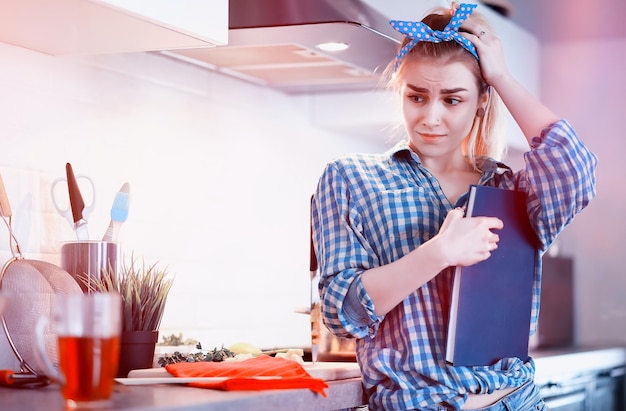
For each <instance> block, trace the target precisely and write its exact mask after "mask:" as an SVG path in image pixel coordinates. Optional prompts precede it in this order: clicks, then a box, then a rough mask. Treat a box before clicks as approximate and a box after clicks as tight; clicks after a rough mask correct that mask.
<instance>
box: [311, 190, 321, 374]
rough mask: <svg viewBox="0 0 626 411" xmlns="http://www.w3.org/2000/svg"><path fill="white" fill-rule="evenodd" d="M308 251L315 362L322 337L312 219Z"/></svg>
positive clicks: (313, 358) (312, 346)
mask: <svg viewBox="0 0 626 411" xmlns="http://www.w3.org/2000/svg"><path fill="white" fill-rule="evenodd" d="M311 211H313V196H311ZM309 214H311V213H309ZM310 229H311V230H310V241H309V243H310V247H311V249H310V251H309V274H310V276H311V314H310V315H311V361H313V363H316V362H317V355H318V353H319V345H320V342H321V341H320V340H321V338H322V316H321V311H320V309H321V300H320V295H319V291H318V286H319V281H320V277H319V273H318V272H317V256H316V254H315V246H314V245H313V219H312V216H311V224H310Z"/></svg>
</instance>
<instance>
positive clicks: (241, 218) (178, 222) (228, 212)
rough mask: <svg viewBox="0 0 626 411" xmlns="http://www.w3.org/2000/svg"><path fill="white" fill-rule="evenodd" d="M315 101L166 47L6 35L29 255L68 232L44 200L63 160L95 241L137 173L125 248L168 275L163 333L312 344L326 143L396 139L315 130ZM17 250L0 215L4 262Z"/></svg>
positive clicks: (9, 173)
mask: <svg viewBox="0 0 626 411" xmlns="http://www.w3.org/2000/svg"><path fill="white" fill-rule="evenodd" d="M310 110H311V97H306V96H295V97H294V96H287V95H284V94H280V93H277V92H274V91H272V90H270V89H266V88H259V87H256V86H252V85H249V84H246V83H244V82H241V81H239V80H235V79H231V78H228V77H224V76H221V75H219V74H216V73H213V72H210V71H206V70H203V69H200V68H198V67H196V66H192V65H188V64H185V63H182V62H178V61H174V60H170V59H169V58H167V57H165V56H163V55H160V54H150V53H145V54H127V55H109V56H96V57H93V56H92V57H52V56H47V55H43V54H39V53H35V52H30V51H28V50H24V49H20V48H16V47H13V46H10V45H6V44H0V113H1V114H0V173H1V174H2V177H3V179H4V182H5V185H6V190H7V193H8V196H9V199H10V201H11V205H12V208H13V212H14V218H13V227H14V230H15V232H16V234H17V237H18V239H19V241H20V242H21V245H22V249H23V252H24V255H25V256H26V257H28V258H36V259H44V260H46V261H50V262H53V263H56V264H59V263H60V256H59V251H60V247H61V244H62V242H63V241H69V240H72V239H73V238H75V237H74V233H73V232H72V230H71V227H70V225H69V223H68V222H67V220H64V219H63V218H62V217H60V216H59V215H58V214H57V213H56V211H55V210H54V208H53V206H52V202H51V198H50V185H51V182H52V181H53V180H54V179H56V178H57V177H62V176H64V173H65V163H66V162H70V163H71V164H72V166H73V169H74V171H75V173H76V174H86V175H89V176H91V177H92V178H93V180H94V181H95V185H96V190H97V198H96V208H95V210H94V213H93V214H92V215H91V216H90V217H89V229H90V235H91V237H92V238H93V239H99V238H101V237H102V235H103V234H104V232H105V230H106V227H107V225H108V222H109V215H110V214H109V213H110V207H111V204H112V202H113V198H114V196H115V193H116V192H117V191H118V190H119V188H120V186H121V185H122V184H123V183H124V182H126V181H128V182H129V183H130V186H131V195H132V200H131V208H130V213H129V217H128V220H127V222H126V224H125V225H124V226H123V228H122V231H121V235H120V240H121V242H122V245H123V249H124V252H126V253H128V254H130V252H134V253H135V255H136V256H142V257H144V258H145V260H146V261H147V262H150V263H154V262H159V263H161V264H162V265H167V266H169V268H170V271H171V273H172V274H173V275H175V283H174V288H173V290H172V292H171V294H170V297H169V300H168V304H167V309H166V313H165V318H164V320H163V323H162V327H161V333H162V334H170V333H178V332H182V333H183V335H184V336H185V337H192V338H195V339H198V340H200V341H201V342H202V343H203V345H204V346H205V347H206V348H210V347H213V346H221V345H222V344H226V345H228V344H230V343H234V342H236V341H249V342H251V343H254V344H257V345H259V346H261V347H273V346H286V345H287V346H303V345H306V344H307V343H308V342H309V323H308V318H307V317H306V316H304V315H302V314H296V313H295V312H294V310H295V309H296V308H298V307H302V306H305V305H306V304H307V303H308V301H309V283H308V275H309V273H308V258H309V256H308V250H309V243H308V239H309V226H308V224H309V216H308V213H309V196H310V194H311V193H312V191H313V190H314V188H315V184H316V183H317V179H318V177H319V175H320V173H321V171H322V168H323V166H324V164H325V163H326V161H328V160H329V159H331V158H332V157H334V156H335V155H338V154H342V153H345V152H351V151H380V150H381V148H382V147H383V146H387V145H389V144H390V143H389V142H388V141H387V140H386V139H385V138H384V136H382V137H381V140H380V141H372V140H371V139H359V138H358V137H357V136H350V135H338V134H335V133H333V132H330V131H328V130H323V129H321V128H319V127H316V126H315V125H314V124H312V122H311V120H310V118H311V115H310ZM337 110H341V107H337ZM10 255H11V254H10V252H9V242H8V233H7V231H6V228H4V227H2V228H0V259H1V260H2V262H4V261H6V260H8V259H9V257H10ZM7 350H8V349H7V348H6V344H4V345H3V344H1V343H0V353H4V354H5V355H4V357H6V356H7V355H8V354H7V352H8V351H7ZM0 362H2V361H0ZM0 365H2V364H0Z"/></svg>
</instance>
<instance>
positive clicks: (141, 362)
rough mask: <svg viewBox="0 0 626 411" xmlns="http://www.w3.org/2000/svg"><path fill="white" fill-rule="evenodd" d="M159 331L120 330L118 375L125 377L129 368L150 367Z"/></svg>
mask: <svg viewBox="0 0 626 411" xmlns="http://www.w3.org/2000/svg"><path fill="white" fill-rule="evenodd" d="M158 341H159V331H158V330H155V331H122V338H121V344H120V363H119V367H118V371H117V376H118V377H122V378H124V377H127V376H128V373H129V372H130V371H131V370H139V369H144V368H152V364H153V363H154V347H155V346H156V343H157V342H158Z"/></svg>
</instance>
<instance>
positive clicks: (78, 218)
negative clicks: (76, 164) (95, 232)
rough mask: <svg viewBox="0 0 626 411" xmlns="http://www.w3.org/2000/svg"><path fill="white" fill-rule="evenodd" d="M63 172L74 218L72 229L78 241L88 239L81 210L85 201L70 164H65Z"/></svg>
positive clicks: (85, 222) (87, 231) (85, 223)
mask: <svg viewBox="0 0 626 411" xmlns="http://www.w3.org/2000/svg"><path fill="white" fill-rule="evenodd" d="M65 174H66V177H67V189H68V192H69V196H70V207H71V209H72V217H73V219H74V231H75V232H76V238H78V240H79V241H86V240H89V230H88V229H87V221H86V220H85V219H84V218H83V210H84V209H85V201H84V200H83V195H82V194H81V192H80V188H79V187H78V182H77V181H76V176H75V175H74V170H73V169H72V165H71V164H70V163H67V164H66V165H65Z"/></svg>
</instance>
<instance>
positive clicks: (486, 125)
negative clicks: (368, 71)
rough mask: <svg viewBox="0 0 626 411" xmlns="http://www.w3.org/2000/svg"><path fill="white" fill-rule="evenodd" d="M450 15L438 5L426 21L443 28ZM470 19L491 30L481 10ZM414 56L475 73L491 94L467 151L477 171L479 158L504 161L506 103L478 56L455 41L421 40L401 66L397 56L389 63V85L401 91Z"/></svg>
mask: <svg viewBox="0 0 626 411" xmlns="http://www.w3.org/2000/svg"><path fill="white" fill-rule="evenodd" d="M450 18H451V15H450V13H449V9H443V8H437V9H435V10H433V11H432V12H431V14H429V15H427V16H426V17H425V18H424V19H423V20H422V22H423V23H424V24H426V25H428V26H430V27H431V28H432V29H433V30H439V31H442V30H443V29H444V27H445V26H446V25H447V24H448V23H449V21H450ZM468 20H475V21H478V22H480V25H481V26H483V27H486V28H487V29H488V30H491V28H490V27H489V25H488V23H487V22H486V20H485V18H484V17H483V16H482V15H481V14H479V13H474V14H472V15H471V16H469V18H468ZM461 31H462V30H461ZM410 40H411V39H409V38H405V39H404V42H403V43H402V44H401V45H400V48H402V47H404V45H406V44H407V43H408V42H409V41H410ZM414 59H436V60H437V61H438V62H440V63H442V64H450V63H456V62H461V63H463V64H465V65H466V66H467V67H468V69H469V70H470V71H471V72H472V73H473V74H474V77H475V79H476V85H477V86H478V90H479V93H480V94H481V95H482V94H483V93H487V94H488V99H487V104H486V106H485V112H484V114H483V115H482V116H481V115H478V113H477V115H476V116H475V117H474V123H473V124H472V128H471V129H470V132H469V134H468V135H467V138H466V139H465V144H464V145H463V154H464V155H465V156H466V157H467V159H468V161H469V162H470V164H471V165H472V167H473V168H474V169H476V170H478V162H477V159H478V158H479V157H483V156H488V157H491V158H493V159H495V160H498V161H501V160H502V159H503V158H504V156H505V155H506V149H507V146H506V137H505V134H504V127H503V126H504V121H503V120H504V114H505V112H504V105H503V104H502V99H501V98H500V96H499V95H498V93H497V92H496V91H495V90H494V89H493V87H490V86H489V85H488V84H487V83H486V82H485V79H484V78H483V76H482V73H481V70H480V65H479V63H478V61H477V60H476V58H475V57H474V56H472V54H470V53H469V52H468V51H467V50H465V49H464V48H463V47H462V46H461V45H460V44H458V43H456V42H454V41H444V42H441V43H432V42H427V41H421V42H419V43H417V44H416V45H415V47H413V49H411V51H410V52H409V53H408V54H407V55H406V56H405V57H404V58H403V59H402V61H401V62H400V63H399V65H398V66H397V67H396V59H394V60H393V61H391V62H390V63H389V65H388V66H387V68H386V69H385V72H384V77H383V78H384V79H386V80H387V86H388V88H390V89H391V90H393V91H396V92H398V93H399V92H400V87H401V85H402V78H403V77H404V72H405V70H406V66H407V62H408V61H411V60H414Z"/></svg>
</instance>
